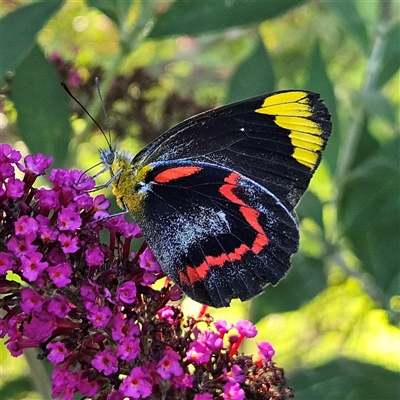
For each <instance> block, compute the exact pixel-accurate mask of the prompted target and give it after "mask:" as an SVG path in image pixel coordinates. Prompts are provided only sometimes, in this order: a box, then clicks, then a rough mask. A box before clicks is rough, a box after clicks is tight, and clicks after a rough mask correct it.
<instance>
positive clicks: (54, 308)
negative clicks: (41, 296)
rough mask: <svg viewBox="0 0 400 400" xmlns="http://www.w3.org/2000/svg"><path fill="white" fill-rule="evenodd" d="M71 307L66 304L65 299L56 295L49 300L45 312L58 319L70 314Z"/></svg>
mask: <svg viewBox="0 0 400 400" xmlns="http://www.w3.org/2000/svg"><path fill="white" fill-rule="evenodd" d="M70 310H71V307H70V305H69V304H68V301H67V299H66V298H65V297H64V296H62V295H57V297H54V298H53V299H51V300H50V301H49V303H48V305H47V311H48V312H49V313H51V314H53V315H56V316H58V317H59V318H64V317H66V316H67V315H68V313H69V312H70Z"/></svg>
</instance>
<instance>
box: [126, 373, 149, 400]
mask: <svg viewBox="0 0 400 400" xmlns="http://www.w3.org/2000/svg"><path fill="white" fill-rule="evenodd" d="M120 391H121V392H122V393H123V394H124V395H125V396H127V397H132V398H133V399H140V398H145V397H148V396H150V395H151V393H152V391H153V387H152V385H151V383H150V382H149V381H148V378H147V376H146V374H145V373H144V372H143V371H142V369H141V368H140V367H135V368H133V369H132V371H131V373H130V374H129V376H127V377H126V378H125V379H124V380H123V381H122V383H121V386H120Z"/></svg>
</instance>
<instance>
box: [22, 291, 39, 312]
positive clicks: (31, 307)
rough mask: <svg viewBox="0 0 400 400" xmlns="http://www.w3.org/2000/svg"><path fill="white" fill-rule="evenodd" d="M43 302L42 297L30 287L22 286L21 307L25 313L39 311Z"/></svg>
mask: <svg viewBox="0 0 400 400" xmlns="http://www.w3.org/2000/svg"><path fill="white" fill-rule="evenodd" d="M43 303H44V299H43V297H42V296H41V295H40V294H39V293H37V292H35V291H34V290H32V289H31V288H23V289H22V290H21V308H22V311H23V312H24V313H25V314H28V313H30V312H31V311H40V310H41V309H42V305H43Z"/></svg>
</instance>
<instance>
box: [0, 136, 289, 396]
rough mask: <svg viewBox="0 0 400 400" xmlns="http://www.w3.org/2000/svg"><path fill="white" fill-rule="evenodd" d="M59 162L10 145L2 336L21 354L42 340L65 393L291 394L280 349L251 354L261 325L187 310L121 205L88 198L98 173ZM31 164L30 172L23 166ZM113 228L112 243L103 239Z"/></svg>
mask: <svg viewBox="0 0 400 400" xmlns="http://www.w3.org/2000/svg"><path fill="white" fill-rule="evenodd" d="M51 162H52V160H51V159H49V158H46V157H44V156H43V155H40V154H39V155H37V156H27V157H25V159H24V160H23V162H21V155H20V153H19V152H17V151H15V150H13V149H12V148H11V146H9V145H8V144H1V145H0V216H1V219H0V312H1V314H0V316H1V318H0V336H1V337H2V338H4V337H5V338H6V345H7V348H8V350H9V351H10V352H11V354H12V355H14V356H19V355H21V354H22V353H23V350H24V349H25V348H37V349H39V351H40V356H41V357H43V358H47V359H48V360H49V361H50V362H51V363H52V364H54V371H53V374H52V395H53V397H54V398H56V397H58V398H61V399H63V400H67V399H72V397H73V396H74V394H75V393H80V394H81V396H83V398H93V399H97V400H100V399H104V400H106V399H107V400H123V399H126V398H129V399H177V398H179V399H193V400H212V399H231V400H242V399H270V398H274V399H285V398H288V397H291V396H292V394H291V391H290V389H289V388H287V387H286V386H285V378H284V375H283V370H282V369H280V368H277V367H276V366H275V365H274V363H273V362H272V361H271V357H272V356H273V354H274V350H273V348H272V347H271V345H270V344H269V343H267V342H261V343H259V344H258V345H259V350H260V354H259V357H258V359H257V360H253V358H252V356H246V355H241V354H239V353H238V347H239V345H240V343H241V341H242V340H243V339H244V338H253V337H255V335H256V334H257V330H256V328H255V327H254V326H253V325H252V324H251V323H250V322H248V321H243V320H242V321H238V322H237V323H236V324H235V325H234V326H232V325H229V324H228V323H227V322H226V321H213V319H212V317H211V316H210V315H209V314H207V313H204V315H202V316H199V317H197V318H194V317H186V318H185V317H184V315H183V313H182V310H181V308H180V306H179V305H176V304H175V303H173V302H174V301H177V300H179V299H180V298H181V297H182V293H181V291H180V290H179V289H178V288H177V287H176V286H174V285H172V283H171V282H169V280H168V279H166V280H165V284H164V285H157V287H158V286H161V288H159V289H155V288H154V285H153V284H154V283H155V282H156V281H157V280H159V279H161V278H165V275H164V273H163V272H162V270H161V269H160V266H159V264H158V263H157V261H156V260H155V259H154V256H153V255H152V253H151V251H150V250H149V249H148V248H146V244H145V242H143V243H142V244H141V246H140V248H139V250H138V252H137V253H136V254H134V253H131V250H130V247H131V243H132V241H133V240H136V239H137V238H140V236H141V233H140V230H139V228H138V226H137V225H135V224H132V223H128V222H125V221H124V220H123V218H122V217H114V218H107V217H108V216H109V214H108V207H109V202H108V200H107V199H106V198H105V197H104V196H103V195H99V196H97V197H95V198H93V197H91V196H90V195H89V194H88V190H90V189H92V188H93V187H94V182H93V180H92V179H90V178H87V177H85V176H84V175H83V174H82V173H81V172H80V171H65V170H60V169H54V170H53V171H51V173H50V174H49V182H50V186H51V188H50V189H46V188H40V189H38V188H35V187H34V182H35V180H36V179H37V177H38V176H40V175H43V174H44V171H45V169H47V168H48V167H49V166H50V165H51ZM17 170H19V171H20V172H22V174H21V175H23V179H19V178H18V177H17V175H16V171H17ZM100 231H103V232H104V231H105V232H106V233H108V239H107V241H108V243H107V244H106V243H104V242H102V240H101V239H100Z"/></svg>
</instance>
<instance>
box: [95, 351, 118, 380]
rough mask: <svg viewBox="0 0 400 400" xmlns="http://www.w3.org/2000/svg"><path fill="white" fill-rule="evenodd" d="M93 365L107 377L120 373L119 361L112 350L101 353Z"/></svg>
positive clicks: (97, 355)
mask: <svg viewBox="0 0 400 400" xmlns="http://www.w3.org/2000/svg"><path fill="white" fill-rule="evenodd" d="M92 365H93V367H95V368H96V369H97V370H98V371H100V372H103V373H104V375H106V376H108V375H111V374H115V373H116V372H117V371H118V359H117V357H116V356H115V355H114V354H113V352H112V350H111V349H110V348H107V349H105V350H103V351H99V352H98V353H97V354H96V356H95V357H94V359H93V360H92Z"/></svg>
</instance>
